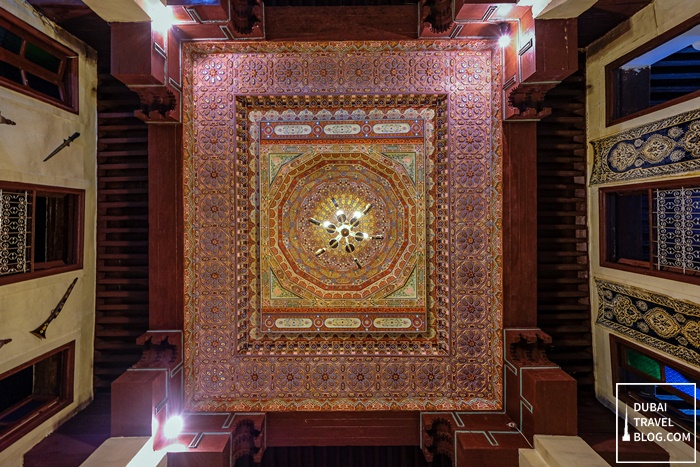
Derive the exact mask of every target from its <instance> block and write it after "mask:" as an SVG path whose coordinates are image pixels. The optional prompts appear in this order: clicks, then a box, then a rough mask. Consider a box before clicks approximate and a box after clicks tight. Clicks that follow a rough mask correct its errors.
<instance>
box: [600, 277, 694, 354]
mask: <svg viewBox="0 0 700 467" xmlns="http://www.w3.org/2000/svg"><path fill="white" fill-rule="evenodd" d="M596 285H597V287H598V301H599V307H598V321H597V323H598V324H600V325H602V326H605V327H607V328H610V329H613V330H615V331H617V332H620V333H622V334H624V335H626V336H628V337H630V338H632V339H634V340H636V341H638V342H641V343H642V344H646V345H648V346H651V347H654V348H656V349H659V350H662V351H664V352H666V353H668V354H670V355H673V356H675V357H678V358H681V359H683V360H685V361H687V362H689V363H692V364H695V365H698V364H700V305H697V304H695V303H691V302H686V301H683V300H676V299H674V298H671V297H669V296H667V295H661V294H657V293H652V292H648V291H646V290H642V289H638V288H636V287H631V286H626V285H621V284H616V283H614V282H608V281H603V280H600V279H596Z"/></svg>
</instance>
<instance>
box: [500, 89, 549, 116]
mask: <svg viewBox="0 0 700 467" xmlns="http://www.w3.org/2000/svg"><path fill="white" fill-rule="evenodd" d="M557 84H559V83H552V82H549V83H521V84H520V85H519V86H517V87H514V88H513V89H511V90H510V92H509V93H508V105H509V106H511V107H513V108H514V109H517V110H518V114H517V115H514V116H513V117H511V119H514V120H518V119H528V120H533V119H541V118H544V117H546V116H548V115H549V114H551V113H552V109H551V107H546V106H545V105H544V98H545V95H546V94H547V92H549V90H550V89H552V88H553V87H554V86H556V85H557Z"/></svg>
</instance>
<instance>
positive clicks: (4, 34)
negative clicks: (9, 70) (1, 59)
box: [0, 26, 22, 55]
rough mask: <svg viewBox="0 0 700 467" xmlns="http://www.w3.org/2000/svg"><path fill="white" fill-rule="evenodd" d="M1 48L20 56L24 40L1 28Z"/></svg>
mask: <svg viewBox="0 0 700 467" xmlns="http://www.w3.org/2000/svg"><path fill="white" fill-rule="evenodd" d="M0 48H3V49H5V50H9V51H10V52H12V53H13V54H17V55H19V51H20V49H21V48H22V38H20V37H19V36H18V35H17V34H14V33H12V32H10V31H8V30H7V29H5V28H3V27H2V26H0Z"/></svg>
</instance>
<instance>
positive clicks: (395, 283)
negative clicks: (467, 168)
mask: <svg viewBox="0 0 700 467" xmlns="http://www.w3.org/2000/svg"><path fill="white" fill-rule="evenodd" d="M297 147H298V146H297ZM314 149H315V148H314ZM263 161H264V163H263V164H261V167H264V170H263V171H262V172H261V178H262V179H263V180H267V183H266V185H267V186H265V185H261V188H262V190H261V227H262V231H261V234H262V238H266V239H268V241H265V242H262V243H261V271H260V273H261V279H262V280H261V285H262V292H263V294H262V297H261V319H262V323H261V330H262V331H264V332H281V333H290V332H333V333H337V332H384V333H386V332H390V331H392V332H396V331H401V332H423V331H425V329H426V324H427V320H426V313H427V305H426V303H427V290H426V280H425V277H426V256H427V255H426V242H425V235H426V234H425V225H426V221H425V194H424V192H425V184H424V182H423V180H422V179H421V178H420V177H417V176H416V174H418V175H419V176H422V174H423V173H424V168H423V167H424V161H423V159H422V157H420V158H419V157H418V156H417V155H416V153H409V152H406V153H401V154H400V155H397V154H384V153H377V152H375V151H373V150H372V149H370V148H368V149H367V150H366V151H364V152H320V151H319V152H317V151H315V150H312V151H310V152H307V153H301V154H300V153H277V152H275V153H263ZM407 169H408V170H407ZM414 169H415V170H414Z"/></svg>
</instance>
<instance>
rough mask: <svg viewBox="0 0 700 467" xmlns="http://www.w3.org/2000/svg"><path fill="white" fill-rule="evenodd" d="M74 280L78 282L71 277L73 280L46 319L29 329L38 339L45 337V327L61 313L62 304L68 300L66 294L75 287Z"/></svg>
mask: <svg viewBox="0 0 700 467" xmlns="http://www.w3.org/2000/svg"><path fill="white" fill-rule="evenodd" d="M76 282H78V278H77V277H76V278H75V279H73V282H71V284H70V285H69V286H68V290H66V293H64V294H63V298H62V299H61V301H60V302H58V305H56V308H54V309H53V310H51V314H50V315H49V317H48V318H47V319H46V321H44V322H43V323H41V326H39V327H38V328H36V329H35V330H33V331H30V332H31V333H32V334H34V335H35V336H36V337H38V338H39V339H46V329H47V328H48V327H49V324H51V321H53V320H55V319H56V318H57V317H58V315H59V314H60V313H61V310H62V309H63V305H65V304H66V300H68V296H69V295H70V293H71V292H72V291H73V287H75V283H76Z"/></svg>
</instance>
